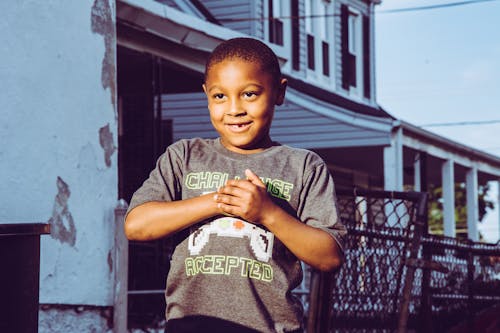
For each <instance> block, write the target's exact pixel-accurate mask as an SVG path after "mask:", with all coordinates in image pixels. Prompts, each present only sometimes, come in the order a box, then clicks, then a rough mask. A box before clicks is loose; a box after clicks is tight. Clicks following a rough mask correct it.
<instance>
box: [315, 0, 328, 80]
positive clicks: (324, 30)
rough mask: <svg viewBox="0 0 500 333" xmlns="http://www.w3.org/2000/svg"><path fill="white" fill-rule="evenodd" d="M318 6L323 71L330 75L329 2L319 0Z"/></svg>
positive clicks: (325, 74) (324, 73)
mask: <svg viewBox="0 0 500 333" xmlns="http://www.w3.org/2000/svg"><path fill="white" fill-rule="evenodd" d="M316 4H317V6H318V25H319V40H320V42H321V59H322V73H323V75H324V76H330V44H329V39H330V33H329V32H330V29H328V27H329V25H328V18H327V12H328V11H327V9H328V2H325V1H317V2H316Z"/></svg>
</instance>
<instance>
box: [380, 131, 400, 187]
mask: <svg viewBox="0 0 500 333" xmlns="http://www.w3.org/2000/svg"><path fill="white" fill-rule="evenodd" d="M384 189H385V190H386V191H402V190H403V129H402V128H398V130H397V131H396V132H395V133H393V135H392V139H391V145H390V146H389V147H385V148H384Z"/></svg>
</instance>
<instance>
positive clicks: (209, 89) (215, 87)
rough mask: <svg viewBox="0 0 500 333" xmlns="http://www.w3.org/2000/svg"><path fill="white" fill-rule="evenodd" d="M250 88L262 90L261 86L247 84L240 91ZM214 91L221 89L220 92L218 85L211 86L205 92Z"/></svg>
mask: <svg viewBox="0 0 500 333" xmlns="http://www.w3.org/2000/svg"><path fill="white" fill-rule="evenodd" d="M251 86H255V87H257V88H259V89H262V88H264V87H263V86H262V85H260V84H258V83H249V84H247V85H246V86H244V87H243V88H241V90H245V89H248V87H251ZM214 89H221V90H222V88H220V87H219V86H218V85H213V86H210V87H208V90H207V91H208V92H211V91H212V90H214Z"/></svg>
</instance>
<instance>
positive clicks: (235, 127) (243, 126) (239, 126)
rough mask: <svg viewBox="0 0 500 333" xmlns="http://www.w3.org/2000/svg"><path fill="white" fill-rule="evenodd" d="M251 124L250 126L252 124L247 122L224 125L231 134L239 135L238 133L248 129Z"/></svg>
mask: <svg viewBox="0 0 500 333" xmlns="http://www.w3.org/2000/svg"><path fill="white" fill-rule="evenodd" d="M251 124H252V122H250V121H249V122H245V123H234V124H226V127H227V128H228V129H229V130H230V131H231V132H235V133H239V132H244V131H246V130H247V129H248V128H249V127H250V125H251Z"/></svg>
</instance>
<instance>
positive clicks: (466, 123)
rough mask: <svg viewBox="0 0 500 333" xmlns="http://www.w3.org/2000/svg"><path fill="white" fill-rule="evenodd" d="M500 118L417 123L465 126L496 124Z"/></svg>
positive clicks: (439, 125) (426, 125) (432, 125)
mask: <svg viewBox="0 0 500 333" xmlns="http://www.w3.org/2000/svg"><path fill="white" fill-rule="evenodd" d="M498 123H500V119H492V120H482V121H461V122H449V123H432V124H424V125H419V126H420V127H445V126H467V125H490V124H498Z"/></svg>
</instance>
